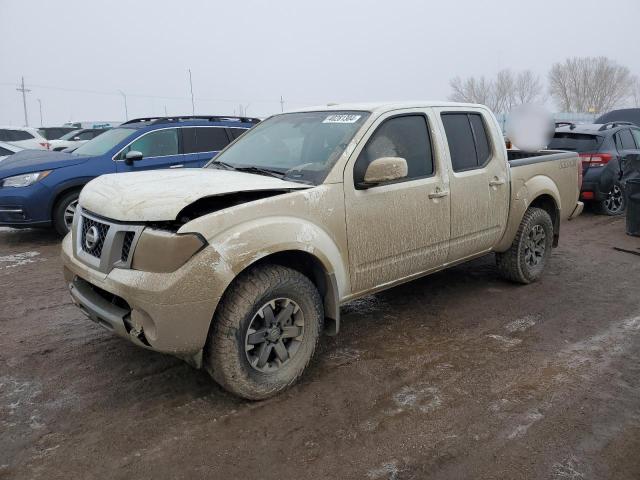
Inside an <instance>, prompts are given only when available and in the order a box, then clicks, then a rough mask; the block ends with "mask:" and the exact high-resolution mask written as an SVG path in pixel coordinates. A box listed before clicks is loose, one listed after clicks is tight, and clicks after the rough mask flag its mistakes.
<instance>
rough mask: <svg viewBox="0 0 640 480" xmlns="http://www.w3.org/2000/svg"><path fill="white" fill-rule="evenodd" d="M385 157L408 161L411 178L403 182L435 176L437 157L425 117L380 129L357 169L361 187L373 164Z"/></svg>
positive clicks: (399, 120) (397, 119)
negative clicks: (432, 149) (434, 159)
mask: <svg viewBox="0 0 640 480" xmlns="http://www.w3.org/2000/svg"><path fill="white" fill-rule="evenodd" d="M382 157H401V158H404V159H405V160H406V161H407V166H408V169H409V171H408V174H407V177H406V178H404V179H402V181H406V180H412V179H416V178H422V177H427V176H430V175H432V174H433V153H432V151H431V139H430V137H429V129H428V127H427V119H426V118H425V117H424V116H422V115H405V116H402V117H394V118H391V119H389V120H386V121H385V122H384V123H382V125H380V126H379V127H378V129H377V130H376V131H375V133H374V134H373V135H372V136H371V138H370V139H369V141H368V142H367V145H366V146H365V147H364V149H363V150H362V152H361V153H360V156H359V157H358V160H357V161H356V164H355V166H354V172H353V177H354V181H355V183H356V185H357V184H359V183H361V182H362V181H364V174H365V172H366V170H367V167H368V166H369V164H370V163H371V162H373V161H374V160H376V159H378V158H382Z"/></svg>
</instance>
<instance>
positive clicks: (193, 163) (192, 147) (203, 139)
mask: <svg viewBox="0 0 640 480" xmlns="http://www.w3.org/2000/svg"><path fill="white" fill-rule="evenodd" d="M181 130H182V146H183V153H184V158H183V165H184V166H185V167H202V166H203V165H204V164H205V163H207V162H208V161H209V160H211V159H212V158H213V157H215V156H216V155H217V154H218V152H219V151H220V150H222V149H223V148H224V147H226V146H227V145H229V143H230V142H231V140H232V139H231V136H230V135H229V133H228V132H227V129H226V128H225V127H215V126H211V127H184V128H182V129H181Z"/></svg>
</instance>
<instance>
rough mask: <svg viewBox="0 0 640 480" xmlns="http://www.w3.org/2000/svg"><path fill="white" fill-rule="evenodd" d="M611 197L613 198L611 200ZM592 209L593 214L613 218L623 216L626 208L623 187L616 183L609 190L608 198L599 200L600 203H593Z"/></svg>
mask: <svg viewBox="0 0 640 480" xmlns="http://www.w3.org/2000/svg"><path fill="white" fill-rule="evenodd" d="M612 196H614V197H615V198H611V197H612ZM593 207H594V210H595V212H596V213H599V214H600V215H609V216H610V217H615V216H618V215H622V214H624V213H625V210H626V207H627V199H626V196H625V193H624V188H623V186H622V185H621V184H619V183H616V184H615V185H614V186H613V188H612V189H611V192H610V193H609V195H608V198H606V199H604V200H601V201H600V202H595V203H594V205H593Z"/></svg>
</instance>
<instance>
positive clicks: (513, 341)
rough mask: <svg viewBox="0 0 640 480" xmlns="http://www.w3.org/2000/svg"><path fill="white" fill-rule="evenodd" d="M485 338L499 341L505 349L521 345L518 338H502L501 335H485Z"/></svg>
mask: <svg viewBox="0 0 640 480" xmlns="http://www.w3.org/2000/svg"><path fill="white" fill-rule="evenodd" d="M487 337H489V338H492V339H494V340H497V341H499V342H500V343H502V345H503V347H504V348H506V349H509V348H511V347H515V346H516V345H518V344H519V343H522V340H520V339H519V338H511V337H503V336H502V335H487Z"/></svg>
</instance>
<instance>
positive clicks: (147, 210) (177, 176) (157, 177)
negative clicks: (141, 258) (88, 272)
mask: <svg viewBox="0 0 640 480" xmlns="http://www.w3.org/2000/svg"><path fill="white" fill-rule="evenodd" d="M310 187H311V186H310V185H304V184H301V183H295V182H288V181H285V180H280V179H279V178H275V177H267V176H264V175H255V174H252V173H245V172H236V171H232V170H217V169H211V168H188V169H180V170H151V171H145V172H132V173H118V174H109V175H102V176H101V177H98V178H96V179H94V180H91V181H90V182H89V183H88V184H87V186H86V187H84V189H83V190H82V193H81V194H80V205H81V206H82V208H86V209H87V210H89V211H91V212H93V213H95V214H97V215H101V216H103V217H106V218H110V219H113V220H119V221H123V222H140V221H143V222H154V221H173V220H175V219H176V217H177V216H178V214H179V213H180V212H181V211H182V209H184V208H185V207H187V206H188V205H190V204H192V203H193V202H195V201H197V200H200V199H202V198H205V197H215V196H222V195H226V194H231V193H236V192H260V191H269V190H272V191H288V190H294V189H305V188H310Z"/></svg>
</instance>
